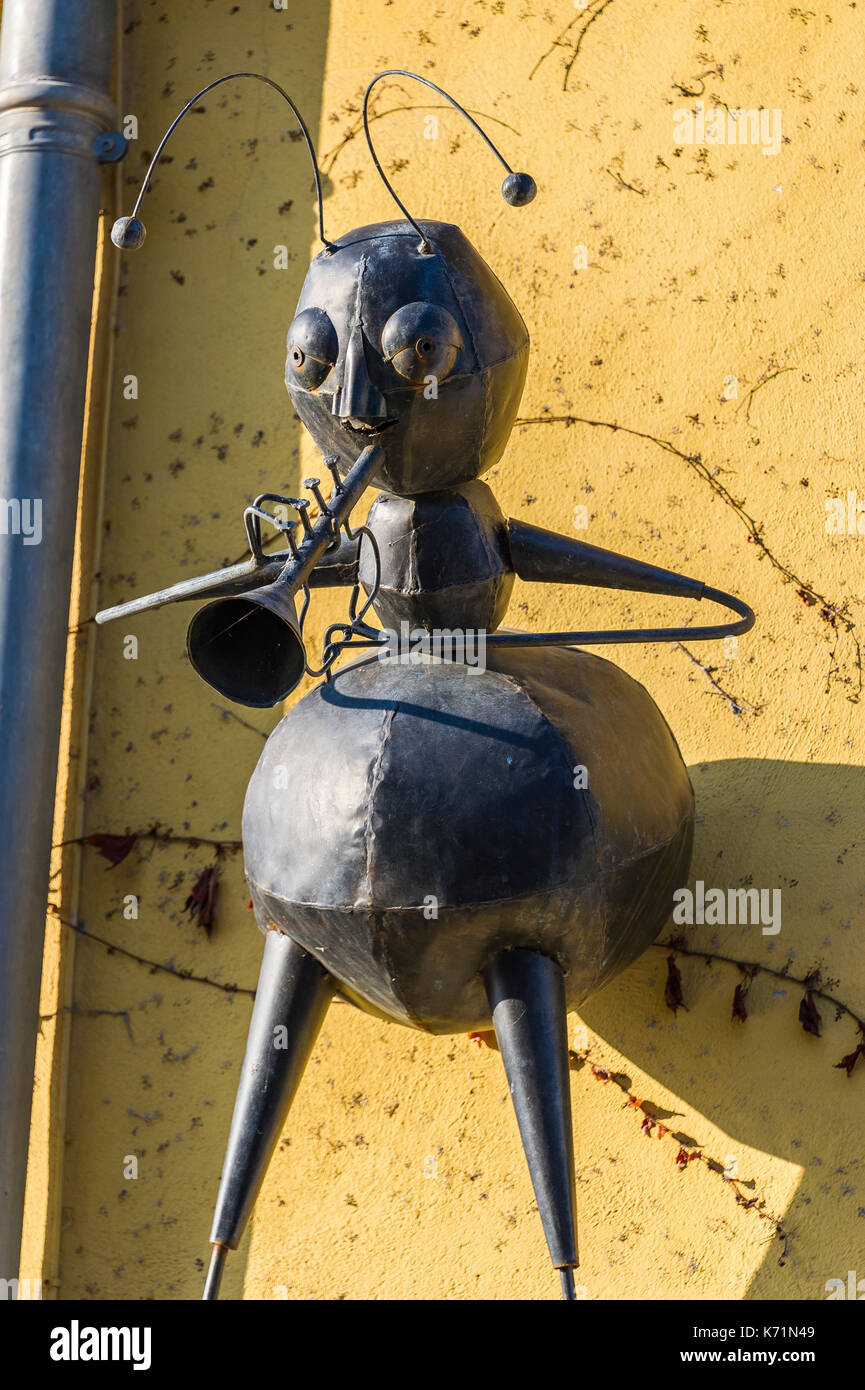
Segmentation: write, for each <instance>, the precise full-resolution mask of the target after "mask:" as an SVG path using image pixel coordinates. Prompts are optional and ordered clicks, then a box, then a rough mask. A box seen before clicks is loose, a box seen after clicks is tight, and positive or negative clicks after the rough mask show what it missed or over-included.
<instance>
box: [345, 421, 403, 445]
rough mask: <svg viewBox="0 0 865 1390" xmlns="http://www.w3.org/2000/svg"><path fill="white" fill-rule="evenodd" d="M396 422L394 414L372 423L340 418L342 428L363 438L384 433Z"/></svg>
mask: <svg viewBox="0 0 865 1390" xmlns="http://www.w3.org/2000/svg"><path fill="white" fill-rule="evenodd" d="M396 423H397V419H396V416H395V415H392V416H388V418H387V419H386V420H379V421H377V422H376V423H373V422H372V421H369V420H352V419H348V420H341V421H340V424H341V425H342V426H343V428H344V429H347V430H350V431H351V433H352V434H357V435H362V436H363V438H364V439H375V438H376V437H377V436H378V435H380V434H384V432H385V430H389V429H390V428H391V427H392V426H393V425H395V424H396Z"/></svg>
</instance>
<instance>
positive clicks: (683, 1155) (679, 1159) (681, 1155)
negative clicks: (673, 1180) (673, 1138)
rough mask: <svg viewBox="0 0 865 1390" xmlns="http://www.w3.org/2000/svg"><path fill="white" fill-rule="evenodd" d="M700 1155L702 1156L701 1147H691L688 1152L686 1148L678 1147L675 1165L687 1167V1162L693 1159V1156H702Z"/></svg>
mask: <svg viewBox="0 0 865 1390" xmlns="http://www.w3.org/2000/svg"><path fill="white" fill-rule="evenodd" d="M702 1157H703V1151H702V1149H691V1151H690V1153H689V1152H688V1150H687V1149H685V1148H681V1149H679V1152H678V1153H677V1154H676V1167H677V1168H687V1166H688V1164H689V1163H690V1162H691V1161H692V1160H693V1159H695V1158H702Z"/></svg>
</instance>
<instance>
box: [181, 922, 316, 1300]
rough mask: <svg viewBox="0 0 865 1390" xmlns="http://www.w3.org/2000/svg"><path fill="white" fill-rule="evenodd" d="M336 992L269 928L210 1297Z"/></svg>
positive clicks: (214, 1240) (311, 961)
mask: <svg viewBox="0 0 865 1390" xmlns="http://www.w3.org/2000/svg"><path fill="white" fill-rule="evenodd" d="M332 994H333V980H332V979H331V977H330V975H328V973H327V971H326V970H325V969H324V967H323V966H321V965H319V963H318V961H317V960H316V959H315V958H314V957H313V956H311V955H309V954H308V953H307V952H306V951H304V950H303V948H302V947H301V946H298V945H297V943H296V942H295V941H292V939H291V937H289V936H284V935H283V934H282V933H281V932H276V931H271V932H268V934H267V939H266V942H265V947H264V959H263V960H262V963H261V973H260V975H259V977H258V989H257V990H256V995H255V1006H254V1008H253V1011H252V1021H251V1022H250V1025H249V1036H248V1039H247V1043H246V1055H245V1057H244V1059H243V1068H242V1070H241V1073H240V1082H239V1085H238V1088H237V1099H236V1100H235V1102H234V1115H233V1116H232V1120H231V1131H230V1133H229V1136H228V1148H227V1150H226V1154H225V1163H224V1165H223V1169H222V1179H221V1181H220V1184H219V1194H218V1196H217V1199H216V1212H215V1215H214V1218H213V1229H212V1230H211V1233H210V1242H211V1244H212V1245H213V1246H214V1247H215V1248H214V1251H213V1256H212V1258H211V1264H210V1269H209V1271H208V1275H207V1283H206V1285H205V1289H204V1299H206V1300H208V1301H210V1300H213V1299H215V1298H216V1297H217V1295H218V1292H219V1284H220V1280H221V1278H222V1270H223V1265H224V1263H225V1257H226V1254H227V1252H228V1251H229V1250H236V1249H237V1247H238V1245H239V1243H240V1240H241V1237H242V1236H243V1232H244V1229H245V1227H246V1223H247V1221H248V1219H249V1215H250V1212H251V1211H252V1208H253V1206H254V1204H255V1199H256V1197H257V1196H258V1192H259V1189H260V1187H261V1184H262V1181H263V1180H264V1174H265V1172H266V1171H267V1165H268V1163H269V1162H270V1157H271V1155H272V1153H273V1150H274V1148H275V1147H276V1143H277V1140H278V1139H279V1136H280V1133H281V1132H282V1127H283V1124H284V1123H285V1117H286V1115H287V1114H288V1110H289V1106H290V1105H291V1102H292V1100H293V1099H294V1094H295V1092H296V1090H297V1087H298V1085H299V1083H300V1078H301V1076H302V1075H303V1071H304V1068H305V1066H306V1063H307V1061H308V1060H309V1054H310V1052H311V1051H312V1048H313V1044H314V1043H315V1039H316V1037H317V1035H318V1031H319V1029H320V1027H321V1025H322V1022H323V1020H324V1016H325V1014H326V1013H327V1006H328V1004H329V1003H330V999H331V995H332Z"/></svg>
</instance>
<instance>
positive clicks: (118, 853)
mask: <svg viewBox="0 0 865 1390" xmlns="http://www.w3.org/2000/svg"><path fill="white" fill-rule="evenodd" d="M137 839H138V836H137V835H88V836H87V839H86V841H85V843H86V844H88V845H92V846H93V848H94V849H98V851H99V853H100V854H101V855H102V858H103V859H108V860H110V862H111V867H112V869H113V868H114V867H115V866H116V865H117V864H122V863H123V860H124V859H125V858H126V856H127V854H129V852H130V851H131V850H132V849H134V847H135V843H136V841H137Z"/></svg>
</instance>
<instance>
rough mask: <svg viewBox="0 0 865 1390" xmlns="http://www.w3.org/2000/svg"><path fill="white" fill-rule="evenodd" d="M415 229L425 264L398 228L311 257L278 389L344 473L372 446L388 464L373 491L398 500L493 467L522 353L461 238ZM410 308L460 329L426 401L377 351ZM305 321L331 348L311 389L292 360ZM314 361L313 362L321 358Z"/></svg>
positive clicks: (440, 226) (510, 417) (516, 399)
mask: <svg viewBox="0 0 865 1390" xmlns="http://www.w3.org/2000/svg"><path fill="white" fill-rule="evenodd" d="M419 225H420V226H421V227H422V228H423V230H424V232H426V233H427V234H428V235H429V236H430V238H431V239H432V241H433V242H434V248H435V249H434V251H433V252H432V254H429V255H423V254H422V253H421V252H420V251H419V250H418V243H417V237H416V235H415V233H414V231H413V229H412V228H411V227H409V226H407V225H406V223H404V222H377V223H375V224H373V225H371V226H368V227H359V228H358V229H357V230H356V231H353V232H349V233H348V234H347V235H346V236H342V237H339V238H338V239H337V242H336V248H337V249H336V250H335V251H334V252H333V253H332V254H327V255H325V254H321V255H319V256H316V258H315V260H314V261H313V262H312V265H311V266H310V268H309V272H308V274H307V277H306V280H305V282H304V285H303V289H302V290H301V294H300V299H299V300H298V305H297V311H296V317H295V320H294V323H293V324H292V327H291V328H289V330H288V337H287V345H288V352H287V358H286V367H285V384H286V387H287V388H288V393H289V395H290V396H291V399H292V402H293V404H294V407H295V410H296V411H297V413H298V415H299V416H300V419H301V420H302V421H303V423H304V425H306V427H307V429H308V430H309V432H310V434H311V435H312V437H313V439H314V440H315V441H316V443H317V444H318V446H319V448H320V449H321V450H322V452H323V453H325V454H339V455H340V457H341V459H343V460H348V461H350V460H352V459H354V458H356V457H357V455H358V454H359V452H360V450H361V449H362V448H363V447H364V444H365V443H368V442H369V439H370V438H373V437H375V438H378V439H380V440H381V442H382V443H384V444H386V459H385V462H384V465H383V467H382V470H381V473H380V475H379V479H378V481H379V485H380V486H381V487H383V488H385V489H386V490H387V491H388V492H395V493H398V494H399V495H400V496H415V495H417V494H419V493H423V492H431V491H435V490H440V489H442V488H449V487H454V486H456V485H458V484H459V483H464V482H469V481H470V480H471V479H473V478H477V477H480V475H481V474H482V473H485V472H486V470H487V469H488V468H491V467H492V466H493V464H494V463H496V462H497V461H498V459H499V458H500V457H501V455H502V453H503V452H504V449H505V445H506V444H507V441H508V438H509V436H510V432H511V429H512V427H513V423H514V420H515V419H516V414H517V409H518V407H519V403H520V397H521V396H522V391H523V384H524V382H525V376H526V366H527V362H528V349H529V335H528V331H527V329H526V326H525V324H524V323H523V320H522V318H521V317H520V314H519V312H518V310H517V308H516V305H515V304H514V303H513V301H512V300H511V298H510V296H509V295H508V294H507V292H506V291H505V289H504V288H503V286H502V285H501V283H500V282H499V281H498V280H497V279H496V277H495V275H494V274H493V272H492V271H491V270H490V268H489V266H488V265H487V264H486V262H485V261H484V260H482V258H481V257H480V256H479V255H478V253H477V251H476V250H475V249H474V247H473V246H472V245H471V243H470V242H469V240H468V239H467V237H465V236H464V235H463V233H462V232H461V231H460V230H459V228H458V227H453V226H451V225H449V224H448V223H445V222H426V221H425V222H421V223H420V224H419ZM415 304H428V305H431V306H433V307H435V308H437V309H442V310H445V311H446V312H447V313H448V314H449V315H450V316H451V317H452V318H453V320H454V321H455V323H456V324H457V327H458V329H459V335H460V341H461V343H462V346H461V347H460V349H459V351H458V352H457V354H456V357H455V359H454V363H453V367H452V368H451V370H450V371H449V372H448V373H447V374H446V375H444V376H442V375H441V373H440V372H439V374H438V375H436V373H435V372H433V371H431V372H430V373H429V375H430V376H431V377H435V383H436V384H435V390H436V394H435V395H432V394H430V392H431V390H432V386H431V385H429V384H428V386H427V394H426V395H425V394H424V389H423V388H421V389H419V388H418V386H417V385H414V384H412V383H411V382H410V381H409V380H407V379H406V378H405V377H404V376H402V375H400V373H399V372H398V371H397V369H396V367H395V365H394V361H393V357H394V355H395V354H394V352H393V347H394V345H393V343H390V344H389V353H390V360H386V355H385V352H384V350H383V347H382V337H383V335H384V334H385V332H386V330H387V328H388V324H389V321H390V320H391V318H392V317H393V316H394V315H395V314H399V313H401V311H402V310H403V309H405V307H406V306H408V305H415ZM310 309H316V310H320V311H323V312H324V313H325V314H326V316H327V318H328V320H329V321H330V323H331V324H332V325H333V328H334V329H335V331H336V337H337V340H338V342H339V353H338V355H337V357H336V359H335V360H334V362H333V364H332V367H331V370H330V372H329V373H328V375H327V376H325V377H324V378H323V380H322V381H321V383H320V385H318V386H317V387H316V388H315V389H310V388H309V387H308V386H307V385H306V384H305V381H304V377H303V376H302V374H301V372H299V370H298V367H297V366H296V364H295V361H294V356H295V354H294V351H293V350H294V348H295V346H297V344H296V343H295V338H296V337H297V336H298V330H297V329H296V327H295V325H296V324H297V323H298V319H299V318H302V316H303V315H304V314H305V313H306V312H307V311H308V310H310ZM305 326H306V320H304V321H303V329H304V331H305ZM307 341H308V340H307ZM323 343H324V338H322V344H323ZM308 346H309V344H308ZM405 346H406V348H408V347H409V346H411V344H410V343H409V342H406V344H405ZM315 350H316V353H317V354H318V355H320V354H322V353H323V352H324V351H325V347H324V346H323V345H322V346H321V347H316V349H315ZM343 467H344V464H343Z"/></svg>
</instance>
